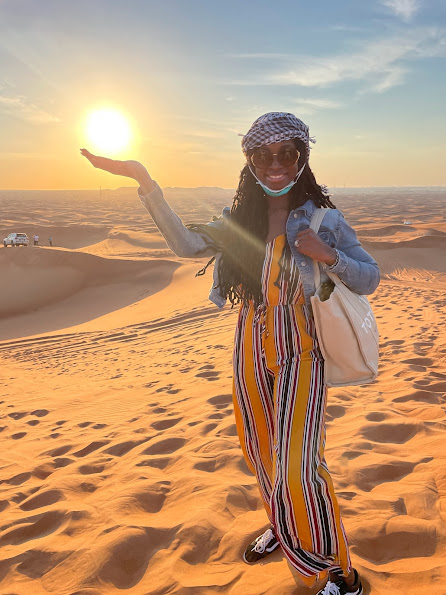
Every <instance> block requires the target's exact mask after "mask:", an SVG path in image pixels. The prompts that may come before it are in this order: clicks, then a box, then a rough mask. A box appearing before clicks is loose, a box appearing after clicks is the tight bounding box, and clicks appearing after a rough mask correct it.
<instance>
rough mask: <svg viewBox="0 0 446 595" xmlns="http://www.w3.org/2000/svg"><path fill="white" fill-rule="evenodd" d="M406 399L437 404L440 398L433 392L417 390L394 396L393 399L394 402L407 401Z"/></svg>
mask: <svg viewBox="0 0 446 595" xmlns="http://www.w3.org/2000/svg"><path fill="white" fill-rule="evenodd" d="M408 401H416V402H421V403H429V404H437V403H440V401H441V399H440V397H439V396H438V395H436V394H435V393H431V392H429V391H427V390H417V391H415V392H413V393H410V394H408V395H403V396H402V397H396V398H395V399H393V402H394V403H407V402H408Z"/></svg>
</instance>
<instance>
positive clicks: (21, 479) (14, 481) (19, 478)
mask: <svg viewBox="0 0 446 595" xmlns="http://www.w3.org/2000/svg"><path fill="white" fill-rule="evenodd" d="M30 478H31V473H28V472H25V473H18V474H17V475H14V477H11V479H7V480H6V481H5V483H7V484H9V485H13V486H19V485H22V483H25V481H28V479H30Z"/></svg>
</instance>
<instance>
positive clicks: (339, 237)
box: [138, 184, 379, 309]
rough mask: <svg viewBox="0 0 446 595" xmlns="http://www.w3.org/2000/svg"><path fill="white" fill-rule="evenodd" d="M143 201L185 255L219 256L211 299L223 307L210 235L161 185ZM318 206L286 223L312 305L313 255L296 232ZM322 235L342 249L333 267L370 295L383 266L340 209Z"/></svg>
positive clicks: (305, 225)
mask: <svg viewBox="0 0 446 595" xmlns="http://www.w3.org/2000/svg"><path fill="white" fill-rule="evenodd" d="M138 194H139V197H140V199H141V202H142V204H143V205H144V206H145V207H146V209H147V210H148V211H149V213H150V215H151V217H152V219H153V221H154V222H155V224H156V226H157V227H158V229H159V230H160V231H161V233H162V234H163V236H164V238H165V240H166V242H167V244H168V246H169V248H170V249H171V250H172V251H173V252H174V253H175V254H176V255H177V256H180V257H182V258H197V257H201V256H215V257H216V260H215V264H214V278H213V284H212V288H211V291H210V294H209V299H210V300H211V301H212V302H213V303H214V304H216V305H217V306H218V307H219V308H222V307H223V306H224V305H225V303H226V299H225V297H224V296H222V295H221V294H220V292H219V288H218V274H217V271H218V262H219V259H220V257H221V253H219V252H218V253H217V252H216V250H215V247H214V246H213V245H212V243H211V241H210V239H209V238H208V237H207V236H206V235H205V234H202V233H200V232H198V231H193V230H191V229H188V228H187V227H186V226H185V225H184V224H183V222H182V221H181V219H180V218H179V217H178V215H177V214H176V213H175V212H174V211H172V209H171V208H170V206H169V205H168V203H167V202H166V200H165V199H164V196H163V192H162V190H161V188H160V187H159V186H158V184H157V185H156V188H155V189H154V190H153V191H152V192H150V193H149V194H147V195H145V196H143V195H141V192H140V191H139V192H138ZM315 208H316V206H315V204H314V203H313V201H311V200H308V201H307V202H306V203H305V204H304V205H302V206H301V207H298V208H297V209H295V210H294V211H291V213H290V214H289V217H288V220H287V224H286V235H287V239H288V243H289V245H290V247H291V252H292V254H293V257H294V259H295V261H296V263H297V266H298V269H299V274H300V278H301V280H302V286H303V291H304V295H305V302H306V304H307V306H309V307H310V309H311V303H310V297H311V296H312V295H313V294H314V292H315V290H316V288H315V284H314V276H313V261H312V259H311V258H310V257H309V256H305V255H304V254H301V253H300V252H299V250H298V249H297V247H296V246H295V243H294V242H295V241H296V236H297V234H298V232H299V231H301V230H303V229H306V228H308V227H309V226H310V221H311V217H312V215H313V213H314V210H315ZM229 216H230V209H229V207H226V208H224V209H223V213H222V215H221V217H220V218H218V219H217V220H215V221H212V222H211V223H209V224H208V225H210V226H214V227H220V226H222V225H225V224H226V221H227V220H228V219H229ZM318 236H319V237H320V238H321V239H322V240H323V241H324V242H325V243H326V244H329V245H330V246H331V247H332V248H336V249H337V250H338V252H339V262H338V263H337V264H336V266H334V267H330V271H331V272H333V273H336V275H338V277H339V278H340V279H341V281H343V282H344V283H345V285H347V287H349V288H350V289H351V290H352V291H354V292H356V293H359V294H361V295H368V294H371V293H373V292H374V291H375V289H376V288H377V287H378V284H379V268H378V265H377V263H376V262H375V260H374V259H373V258H372V257H371V256H370V254H368V253H367V252H366V251H365V250H364V248H362V247H361V244H360V242H359V240H358V238H357V237H356V233H355V231H354V230H353V229H352V228H351V227H350V226H349V225H348V223H347V222H346V220H345V219H344V216H343V214H342V213H341V211H338V209H327V213H326V214H325V217H324V219H323V221H322V225H321V227H320V229H319V232H318ZM321 268H322V270H321V281H323V280H324V279H325V278H327V276H326V275H324V269H325V268H326V265H321Z"/></svg>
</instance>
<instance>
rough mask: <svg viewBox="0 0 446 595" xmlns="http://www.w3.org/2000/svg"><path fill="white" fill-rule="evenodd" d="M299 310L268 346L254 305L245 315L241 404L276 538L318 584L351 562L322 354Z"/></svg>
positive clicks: (243, 438) (238, 364) (240, 342)
mask: <svg viewBox="0 0 446 595" xmlns="http://www.w3.org/2000/svg"><path fill="white" fill-rule="evenodd" d="M299 316H300V317H301V320H294V322H295V325H294V328H287V329H285V328H281V329H280V331H277V330H276V329H274V328H273V326H272V325H273V324H274V323H272V322H270V324H269V327H270V328H271V329H272V332H271V331H270V332H269V333H268V334H267V338H266V339H264V340H263V345H262V327H261V325H260V324H255V321H254V323H253V317H254V314H253V313H252V311H250V312H249V313H248V315H247V316H244V317H240V318H239V323H240V324H239V326H238V327H237V333H236V341H235V348H234V409H235V414H236V423H237V430H238V434H239V438H240V443H241V446H242V450H243V453H244V455H245V458H246V461H247V464H248V466H249V467H250V469H251V470H252V471H253V472H254V473H255V474H256V476H257V480H258V483H259V488H260V493H261V496H262V499H263V502H264V504H265V509H266V511H267V514H268V517H269V519H270V521H271V523H272V524H273V526H274V528H275V533H276V536H277V539H278V540H279V542H280V545H281V547H282V550H283V552H284V554H285V556H286V557H287V559H288V561H289V562H290V563H291V564H292V566H293V567H294V568H295V569H296V570H297V571H298V572H299V574H300V575H301V576H302V578H303V579H304V580H305V579H308V584H311V582H312V581H313V579H314V578H315V576H317V575H318V574H319V573H321V572H323V571H325V570H328V569H336V568H341V569H342V570H343V572H344V573H345V574H347V573H348V572H349V571H350V570H351V562H350V556H349V551H348V545H347V540H346V536H345V532H344V527H343V524H342V520H341V516H340V511H339V506H338V503H337V499H336V495H335V493H334V488H333V482H332V480H331V477H330V474H329V472H328V469H327V465H326V462H325V459H324V447H325V407H326V386H325V384H324V381H323V360H322V359H321V357H320V355H318V354H317V352H315V351H314V350H313V347H314V343H313V339H312V338H311V337H310V336H309V335H306V336H305V333H302V332H301V329H302V328H305V325H307V318H306V317H303V315H302V314H300V315H298V316H297V318H299ZM270 318H271V317H270ZM274 318H275V319H276V318H277V317H276V316H275V317H274ZM307 326H308V325H307ZM267 327H268V325H267ZM290 337H294V338H292V339H290ZM296 337H297V339H296ZM287 342H288V343H292V342H297V343H299V345H298V347H299V348H298V349H297V350H295V353H294V354H293V353H292V352H293V349H289V348H288V349H285V350H281V345H283V344H284V343H287ZM259 352H260V353H259ZM260 356H262V357H260Z"/></svg>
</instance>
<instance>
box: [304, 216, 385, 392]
mask: <svg viewBox="0 0 446 595" xmlns="http://www.w3.org/2000/svg"><path fill="white" fill-rule="evenodd" d="M326 212H327V209H316V211H315V213H314V215H313V217H312V220H311V224H310V229H313V230H314V231H315V233H317V232H318V230H319V227H320V224H321V223H322V219H323V218H324V215H325V213H326ZM313 265H314V280H315V287H316V292H315V294H314V295H313V296H312V297H311V298H310V300H311V306H312V308H313V316H314V320H315V323H316V332H317V337H318V341H319V346H320V350H321V352H322V355H323V357H324V360H325V366H324V368H325V383H326V384H327V386H350V385H355V384H365V383H367V382H371V381H372V380H374V379H375V378H376V376H377V374H378V348H379V334H378V327H377V324H376V320H375V316H374V315H373V312H372V308H371V306H370V304H369V301H368V299H367V298H366V297H365V296H364V295H359V294H357V293H354V292H353V291H351V290H350V289H349V288H348V287H347V286H346V285H345V284H344V283H343V282H342V281H341V280H340V278H339V277H338V276H337V275H335V274H334V273H331V272H330V271H328V270H326V271H325V272H326V274H327V276H328V277H329V278H330V279H331V281H332V282H333V284H334V288H333V289H332V291H331V293H330V295H329V297H328V298H327V299H325V297H326V295H324V294H326V291H324V289H326V288H323V287H321V283H320V278H321V276H320V270H319V263H318V262H317V261H315V260H313ZM321 298H322V299H321Z"/></svg>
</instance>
